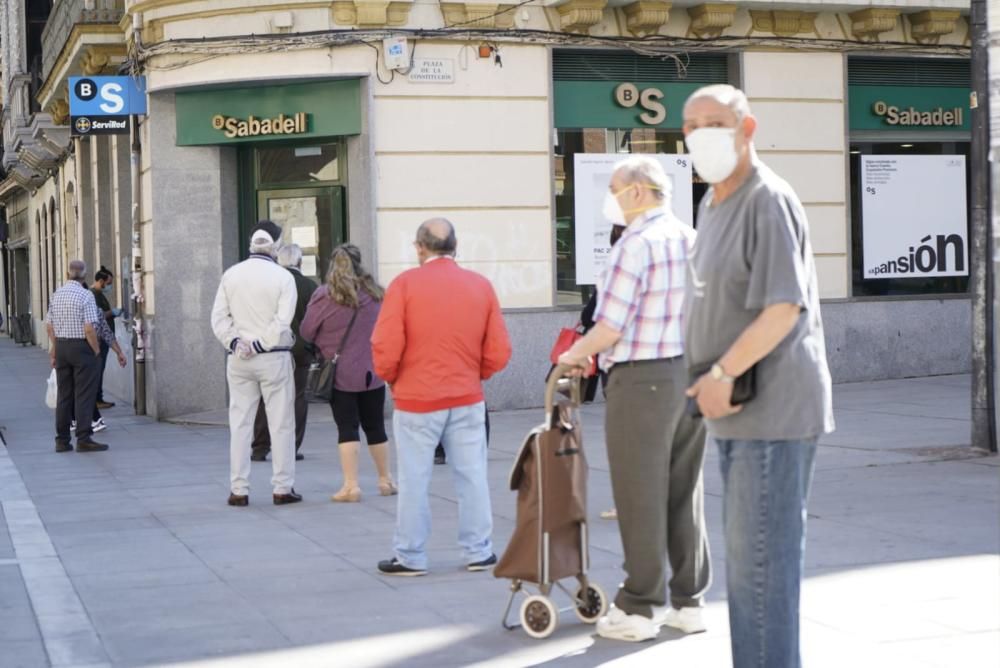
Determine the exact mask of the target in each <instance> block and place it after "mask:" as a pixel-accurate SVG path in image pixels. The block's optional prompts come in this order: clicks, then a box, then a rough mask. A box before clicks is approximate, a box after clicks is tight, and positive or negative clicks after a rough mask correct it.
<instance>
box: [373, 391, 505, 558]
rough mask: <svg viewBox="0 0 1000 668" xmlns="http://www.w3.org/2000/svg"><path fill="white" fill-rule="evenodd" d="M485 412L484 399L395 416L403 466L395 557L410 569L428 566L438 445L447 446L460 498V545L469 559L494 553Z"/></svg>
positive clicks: (399, 457) (398, 446) (397, 411)
mask: <svg viewBox="0 0 1000 668" xmlns="http://www.w3.org/2000/svg"><path fill="white" fill-rule="evenodd" d="M485 414H486V411H485V407H484V405H483V403H482V402H479V403H478V404H473V405H472V406H461V407H459V408H451V409H448V410H443V411H434V412H433V413H409V412H407V411H401V410H399V409H398V408H397V409H396V411H395V413H394V414H393V416H392V426H393V431H394V433H395V438H396V452H397V455H396V458H397V460H398V466H399V497H398V499H399V500H398V507H397V511H396V536H395V539H394V541H393V543H394V544H393V547H394V550H395V553H396V558H397V559H399V562H400V563H401V564H403V565H404V566H406V567H407V568H417V569H421V570H423V569H426V568H427V552H426V549H425V548H426V544H427V537H428V536H429V535H430V533H431V507H430V488H431V475H432V474H433V472H434V448H435V447H436V446H437V444H438V443H443V444H444V449H445V452H446V453H447V454H448V464H449V465H450V466H451V469H452V474H453V477H454V481H455V493H456V495H457V496H458V544H459V545H460V546H461V548H462V555H463V557H464V558H465V561H466V563H470V564H471V563H474V562H477V561H482V560H484V559H488V558H489V557H490V555H492V554H493V541H492V539H491V535H492V533H493V511H492V508H491V507H490V487H489V482H488V480H487V477H486V422H485V418H484V416H485Z"/></svg>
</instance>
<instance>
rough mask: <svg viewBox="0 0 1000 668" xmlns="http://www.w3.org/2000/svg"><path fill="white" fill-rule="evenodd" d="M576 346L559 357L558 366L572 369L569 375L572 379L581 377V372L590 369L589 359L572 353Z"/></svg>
mask: <svg viewBox="0 0 1000 668" xmlns="http://www.w3.org/2000/svg"><path fill="white" fill-rule="evenodd" d="M575 350H576V346H573V347H572V348H570V349H569V350H567V351H566V352H564V353H563V354H562V355H560V356H559V364H562V365H564V366H568V367H572V368H573V370H572V371H571V372H570V375H571V376H572V377H573V378H578V377H579V376H582V375H583V372H584V371H586V370H587V369H589V368H590V358H589V357H587V356H586V355H580V354H579V353H576V352H574V351H575Z"/></svg>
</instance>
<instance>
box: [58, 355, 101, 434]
mask: <svg viewBox="0 0 1000 668" xmlns="http://www.w3.org/2000/svg"><path fill="white" fill-rule="evenodd" d="M99 363H100V357H99V356H97V355H95V354H94V351H93V349H92V348H91V347H90V344H89V343H87V342H86V340H84V339H59V340H57V341H56V380H57V381H58V383H59V395H58V396H59V399H58V403H57V404H56V440H57V441H59V442H60V443H69V442H70V438H71V434H70V432H69V425H70V422H72V420H73V416H74V415H93V414H94V407H95V404H96V403H97V383H98V375H99V374H98V371H99V369H98V366H97V365H98V364H99ZM92 435H93V429H92V428H91V426H90V420H77V422H76V440H77V442H80V441H84V442H86V441H89V440H90V437H91V436H92Z"/></svg>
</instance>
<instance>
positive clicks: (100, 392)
mask: <svg viewBox="0 0 1000 668" xmlns="http://www.w3.org/2000/svg"><path fill="white" fill-rule="evenodd" d="M110 350H111V347H110V346H108V344H106V343H105V342H104V340H103V339H102V340H101V361H100V362H98V364H100V375H99V376H98V381H97V401H99V402H100V401H104V368H105V367H106V366H107V365H108V352H110ZM99 417H101V415H100V413H95V417H94V419H95V420H96V419H97V418H99Z"/></svg>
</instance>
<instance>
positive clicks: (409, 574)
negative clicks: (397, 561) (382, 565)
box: [378, 571, 427, 578]
mask: <svg viewBox="0 0 1000 668" xmlns="http://www.w3.org/2000/svg"><path fill="white" fill-rule="evenodd" d="M378 572H379V574H380V575H392V576H394V577H397V578H418V577H420V576H422V575H427V571H407V572H403V571H397V572H394V573H390V572H387V571H378Z"/></svg>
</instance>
